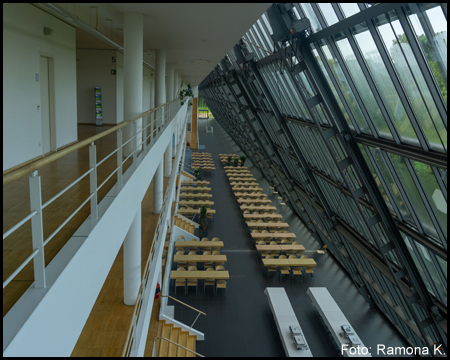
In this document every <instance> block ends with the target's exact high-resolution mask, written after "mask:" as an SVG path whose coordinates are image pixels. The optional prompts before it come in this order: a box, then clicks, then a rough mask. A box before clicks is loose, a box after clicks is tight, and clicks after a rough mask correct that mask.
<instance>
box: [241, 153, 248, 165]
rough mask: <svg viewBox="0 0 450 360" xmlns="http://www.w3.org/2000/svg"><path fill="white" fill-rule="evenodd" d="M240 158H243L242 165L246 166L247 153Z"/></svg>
mask: <svg viewBox="0 0 450 360" xmlns="http://www.w3.org/2000/svg"><path fill="white" fill-rule="evenodd" d="M240 159H241V165H242V166H244V163H245V160H246V159H247V157H246V156H245V155H242V156H241V157H240Z"/></svg>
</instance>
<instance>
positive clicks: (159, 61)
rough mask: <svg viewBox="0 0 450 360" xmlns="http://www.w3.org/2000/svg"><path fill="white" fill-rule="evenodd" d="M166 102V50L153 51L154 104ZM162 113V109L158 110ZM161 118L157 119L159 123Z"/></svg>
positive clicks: (159, 104) (158, 104)
mask: <svg viewBox="0 0 450 360" xmlns="http://www.w3.org/2000/svg"><path fill="white" fill-rule="evenodd" d="M165 103H166V50H156V51H155V106H156V107H158V106H161V105H164V104H165ZM158 113H159V114H163V112H162V111H158ZM162 119H163V118H161V119H159V120H158V124H161V122H162Z"/></svg>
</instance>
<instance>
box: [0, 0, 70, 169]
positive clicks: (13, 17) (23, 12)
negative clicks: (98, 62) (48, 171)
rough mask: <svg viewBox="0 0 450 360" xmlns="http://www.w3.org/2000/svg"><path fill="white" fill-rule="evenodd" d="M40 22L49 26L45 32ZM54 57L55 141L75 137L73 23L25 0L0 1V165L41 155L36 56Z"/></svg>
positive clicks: (12, 164) (14, 163) (66, 141)
mask: <svg viewBox="0 0 450 360" xmlns="http://www.w3.org/2000/svg"><path fill="white" fill-rule="evenodd" d="M44 27H49V28H51V29H53V30H54V33H53V35H51V36H45V35H44ZM40 55H46V56H49V57H53V59H54V75H55V82H54V86H55V120H56V146H57V147H58V148H59V147H61V146H64V145H66V144H69V143H71V142H73V141H76V140H77V106H76V102H77V93H76V65H75V28H73V27H72V26H70V25H67V24H66V23H64V22H62V21H60V20H58V19H56V18H55V17H53V16H50V15H48V14H47V13H45V12H43V11H42V10H39V9H38V8H36V7H35V6H33V5H30V4H20V3H17V4H12V3H10V4H5V3H4V4H3V170H7V169H9V168H11V167H14V166H17V165H20V164H21V163H23V162H25V161H28V160H30V159H33V158H36V157H38V156H40V155H42V145H41V143H42V128H41V114H40V110H38V108H37V106H38V105H40V83H39V82H37V81H36V74H39V71H40V70H39V57H40Z"/></svg>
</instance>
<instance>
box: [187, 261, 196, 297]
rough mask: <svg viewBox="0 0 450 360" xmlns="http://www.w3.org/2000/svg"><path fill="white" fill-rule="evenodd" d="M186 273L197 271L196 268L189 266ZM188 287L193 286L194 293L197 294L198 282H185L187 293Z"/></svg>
mask: <svg viewBox="0 0 450 360" xmlns="http://www.w3.org/2000/svg"><path fill="white" fill-rule="evenodd" d="M188 271H197V267H196V266H189V269H188ZM189 286H195V293H196V294H197V293H198V280H197V279H188V280H187V290H188V292H189Z"/></svg>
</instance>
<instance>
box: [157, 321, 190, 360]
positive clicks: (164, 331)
mask: <svg viewBox="0 0 450 360" xmlns="http://www.w3.org/2000/svg"><path fill="white" fill-rule="evenodd" d="M157 337H164V338H166V339H169V340H171V341H173V342H175V343H177V344H179V345H181V346H184V347H186V348H188V349H190V350H192V351H196V350H195V345H196V341H197V337H196V336H195V335H189V332H187V331H182V330H181V328H179V327H176V326H174V325H173V324H166V322H165V320H162V321H160V322H159V327H158V335H157ZM168 356H170V357H173V356H177V357H180V356H181V357H195V354H194V353H191V352H189V351H186V350H185V349H183V348H182V347H179V346H176V345H174V344H172V343H170V342H168V341H166V340H161V339H157V340H156V344H155V357H168Z"/></svg>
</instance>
